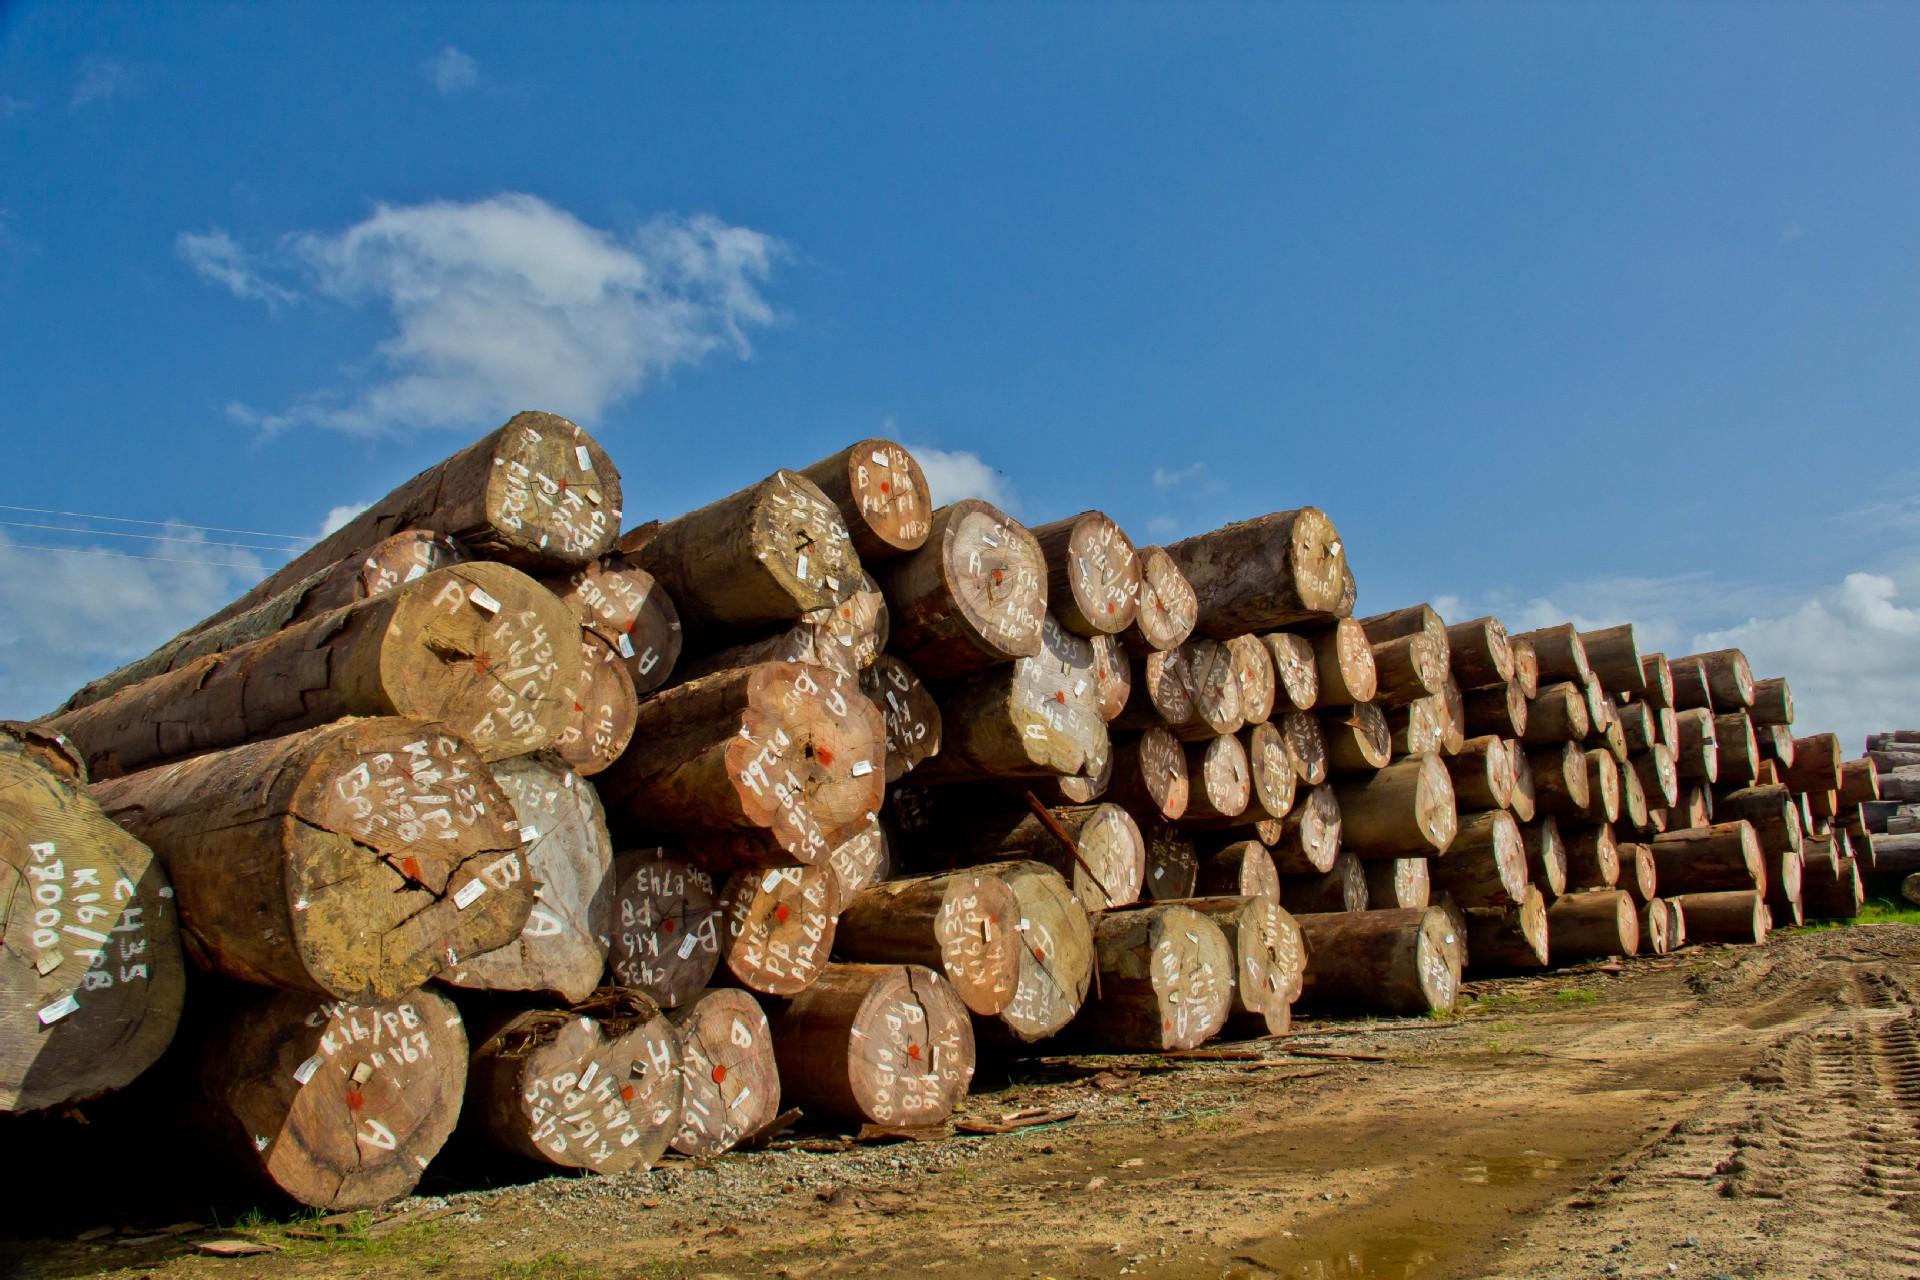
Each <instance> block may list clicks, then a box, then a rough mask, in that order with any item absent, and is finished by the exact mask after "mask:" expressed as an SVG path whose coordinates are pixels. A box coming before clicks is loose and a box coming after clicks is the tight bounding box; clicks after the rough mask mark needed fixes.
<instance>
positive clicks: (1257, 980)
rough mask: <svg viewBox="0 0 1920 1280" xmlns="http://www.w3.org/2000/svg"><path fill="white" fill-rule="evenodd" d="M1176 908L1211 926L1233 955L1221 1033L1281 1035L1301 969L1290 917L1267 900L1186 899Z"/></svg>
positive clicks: (1302, 958) (1301, 952) (1301, 951)
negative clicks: (1226, 1011)
mask: <svg viewBox="0 0 1920 1280" xmlns="http://www.w3.org/2000/svg"><path fill="white" fill-rule="evenodd" d="M1176 905H1179V906H1182V907H1185V908H1188V909H1189V910H1192V911H1194V912H1195V913H1197V914H1199V915H1201V916H1204V917H1205V918H1207V919H1208V920H1210V921H1212V922H1213V923H1214V924H1215V925H1216V926H1217V927H1218V928H1219V930H1220V932H1221V933H1222V934H1223V935H1224V936H1225V938H1226V940H1227V946H1228V948H1229V949H1230V950H1231V951H1232V953H1233V957H1234V976H1233V984H1232V985H1233V990H1232V997H1231V1004H1230V1006H1229V1010H1228V1014H1227V1021H1226V1030H1227V1031H1228V1032H1230V1033H1244V1034H1247V1035H1253V1036H1261V1035H1279V1034H1281V1033H1283V1032H1285V1031H1286V1029H1287V1027H1288V1025H1289V1023H1290V1022H1291V1021H1292V1019H1291V1016H1290V1013H1291V1007H1292V1004H1293V998H1294V996H1296V995H1298V994H1299V992H1300V985H1301V981H1302V978H1303V976H1304V970H1305V968H1306V947H1305V945H1304V944H1303V943H1302V942H1301V940H1300V926H1299V925H1297V924H1295V923H1294V921H1293V917H1292V916H1291V915H1289V914H1288V913H1287V912H1285V911H1283V910H1282V909H1281V907H1280V904H1279V902H1278V901H1277V900H1275V899H1274V898H1272V897H1267V896H1245V895H1242V896H1222V897H1208V898H1191V899H1188V900H1187V901H1186V902H1183V903H1179V904H1176Z"/></svg>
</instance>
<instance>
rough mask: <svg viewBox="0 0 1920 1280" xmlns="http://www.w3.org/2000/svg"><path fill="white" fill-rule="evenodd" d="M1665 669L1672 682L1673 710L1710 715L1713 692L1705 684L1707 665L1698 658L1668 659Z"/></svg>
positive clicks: (1712, 707)
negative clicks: (1704, 712) (1702, 712)
mask: <svg viewBox="0 0 1920 1280" xmlns="http://www.w3.org/2000/svg"><path fill="white" fill-rule="evenodd" d="M1667 667H1668V670H1669V673H1670V675H1671V677H1672V680H1673V701H1672V703H1671V705H1672V707H1673V709H1674V710H1675V711H1706V712H1709V713H1711V712H1712V711H1713V709H1714V706H1713V691H1712V689H1711V687H1710V686H1709V685H1708V683H1707V664H1706V663H1705V662H1702V661H1701V660H1700V659H1699V658H1698V657H1689V658H1670V659H1668V661H1667Z"/></svg>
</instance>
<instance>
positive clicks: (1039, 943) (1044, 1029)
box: [974, 861, 1093, 1044]
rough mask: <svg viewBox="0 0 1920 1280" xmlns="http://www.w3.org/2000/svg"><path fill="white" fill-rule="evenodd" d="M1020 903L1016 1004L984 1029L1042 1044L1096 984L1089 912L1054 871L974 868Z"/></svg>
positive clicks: (1028, 865)
mask: <svg viewBox="0 0 1920 1280" xmlns="http://www.w3.org/2000/svg"><path fill="white" fill-rule="evenodd" d="M974 871H975V872H977V873H978V874H980V875H983V876H991V877H993V878H995V879H997V880H999V881H1001V882H1002V883H1004V884H1005V885H1006V886H1007V887H1008V888H1009V889H1011V890H1013V896H1014V897H1015V898H1017V899H1018V900H1019V902H1020V920H1019V924H1018V926H1017V927H1018V929H1019V933H1020V940H1021V943H1022V946H1021V951H1020V974H1019V978H1018V979H1017V980H1016V981H1015V983H1014V988H1013V999H1012V1000H1011V1001H1009V1002H1008V1003H1007V1007H1006V1008H1004V1009H1002V1010H1001V1011H1000V1012H999V1014H997V1015H996V1017H995V1021H994V1022H992V1023H989V1024H986V1025H985V1027H984V1028H983V1030H985V1031H986V1032H987V1033H989V1034H992V1035H996V1036H1004V1037H1007V1038H1009V1039H1012V1040H1014V1041H1018V1042H1020V1043H1024V1044H1031V1043H1033V1042H1034V1041H1036V1040H1044V1039H1045V1038H1046V1037H1048V1036H1051V1035H1053V1034H1055V1033H1056V1032H1058V1031H1059V1030H1060V1029H1061V1028H1062V1027H1064V1026H1066V1025H1067V1023H1069V1022H1071V1021H1072V1020H1073V1017H1074V1015H1075V1014H1077V1013H1078V1012H1080V1008H1081V1006H1082V1005H1083V1004H1085V1003H1086V999H1087V988H1088V986H1089V985H1090V984H1091V982H1092V980H1093V926H1092V924H1091V922H1090V921H1089V920H1088V919H1087V912H1086V908H1084V907H1082V906H1081V905H1080V903H1079V902H1078V901H1077V900H1076V899H1075V898H1074V896H1073V893H1072V891H1071V890H1069V889H1068V887H1067V882H1066V881H1065V880H1063V879H1061V878H1060V875H1059V873H1058V872H1056V871H1054V870H1053V868H1051V867H1048V866H1044V865H1042V864H1040V863H1037V862H1021V861H1010V862H996V863H989V864H987V865H985V866H980V867H975V868H974Z"/></svg>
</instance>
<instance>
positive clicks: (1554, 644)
mask: <svg viewBox="0 0 1920 1280" xmlns="http://www.w3.org/2000/svg"><path fill="white" fill-rule="evenodd" d="M1515 638H1516V639H1519V640H1524V641H1526V642H1527V643H1528V644H1529V645H1531V646H1533V655H1534V660H1535V662H1536V663H1537V664H1538V667H1539V671H1540V682H1541V684H1543V685H1546V684H1553V683H1555V682H1566V683H1569V684H1572V685H1573V686H1574V687H1575V688H1576V689H1578V688H1583V687H1585V685H1586V683H1587V677H1588V676H1590V675H1592V674H1593V667H1592V665H1591V664H1590V663H1589V662H1588V661H1587V647H1586V645H1584V644H1582V643H1581V641H1580V633H1579V632H1578V631H1577V630H1575V629H1574V626H1573V624H1572V623H1570V622H1563V623H1561V624H1559V625H1558V626H1553V627H1541V628H1539V629H1538V630H1535V631H1529V632H1527V633H1526V634H1524V635H1521V636H1517V637H1515Z"/></svg>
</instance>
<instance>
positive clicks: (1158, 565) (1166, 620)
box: [1120, 547, 1200, 656]
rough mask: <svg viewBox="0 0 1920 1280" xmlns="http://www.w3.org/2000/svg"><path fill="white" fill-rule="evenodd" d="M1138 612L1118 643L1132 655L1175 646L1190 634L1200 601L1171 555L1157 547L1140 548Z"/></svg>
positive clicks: (1174, 647) (1140, 654)
mask: <svg viewBox="0 0 1920 1280" xmlns="http://www.w3.org/2000/svg"><path fill="white" fill-rule="evenodd" d="M1139 553H1140V612H1139V616H1137V617H1136V618H1135V619H1134V620H1133V626H1132V627H1131V628H1130V629H1129V630H1127V631H1124V632H1122V633H1121V637H1120V639H1121V643H1122V644H1124V645H1125V646H1126V649H1127V652H1129V653H1131V654H1134V655H1136V656H1145V655H1146V654H1149V653H1157V652H1159V651H1161V650H1164V649H1177V648H1179V647H1180V646H1181V645H1183V644H1185V643H1186V642H1187V638H1188V637H1189V636H1191V635H1192V634H1193V624H1194V621H1195V619H1196V617H1197V616H1198V614H1199V609H1200V604H1199V601H1198V600H1197V599H1196V598H1195V597H1194V594H1193V584H1192V583H1190V582H1188V581H1187V575H1186V574H1184V573H1182V572H1180V566H1179V565H1177V564H1175V563H1174V560H1173V557H1172V556H1170V555H1168V554H1167V553H1166V551H1165V550H1164V549H1162V548H1160V547H1141V548H1140V549H1139Z"/></svg>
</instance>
